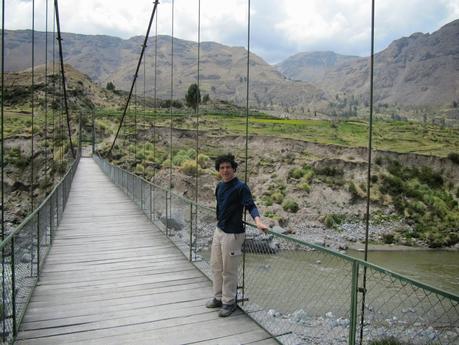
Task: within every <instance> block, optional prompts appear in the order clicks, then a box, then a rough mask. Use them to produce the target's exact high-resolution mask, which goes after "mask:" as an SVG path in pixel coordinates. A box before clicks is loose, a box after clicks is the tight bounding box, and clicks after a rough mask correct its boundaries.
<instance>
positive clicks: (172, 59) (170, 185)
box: [169, 0, 175, 209]
mask: <svg viewBox="0 0 459 345" xmlns="http://www.w3.org/2000/svg"><path fill="white" fill-rule="evenodd" d="M174 7H175V3H174V0H172V29H171V100H170V104H169V114H170V138H169V139H170V141H169V158H170V159H169V191H170V190H172V122H173V120H172V101H173V99H174ZM169 195H170V193H169ZM169 209H171V207H170V205H169Z"/></svg>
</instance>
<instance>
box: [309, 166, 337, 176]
mask: <svg viewBox="0 0 459 345" xmlns="http://www.w3.org/2000/svg"><path fill="white" fill-rule="evenodd" d="M315 172H316V173H317V175H325V176H331V177H338V176H343V175H344V171H343V169H340V168H335V167H324V168H320V169H316V171H315Z"/></svg>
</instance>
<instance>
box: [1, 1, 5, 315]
mask: <svg viewBox="0 0 459 345" xmlns="http://www.w3.org/2000/svg"><path fill="white" fill-rule="evenodd" d="M1 78H2V86H1V88H2V94H1V95H0V97H1V102H2V104H1V123H0V132H1V133H0V135H1V140H0V153H1V154H0V164H1V169H2V209H1V211H0V212H1V215H2V234H1V235H2V241H3V240H4V238H5V219H4V218H5V191H4V188H3V186H4V184H3V183H4V181H5V162H4V159H5V158H4V157H5V144H4V143H5V140H4V120H5V119H4V109H3V107H4V106H3V100H4V97H5V0H2V76H1ZM2 257H3V256H2ZM2 266H3V265H2ZM4 277H5V275H3V279H4ZM3 286H5V284H3ZM3 300H5V299H3ZM3 321H5V318H3Z"/></svg>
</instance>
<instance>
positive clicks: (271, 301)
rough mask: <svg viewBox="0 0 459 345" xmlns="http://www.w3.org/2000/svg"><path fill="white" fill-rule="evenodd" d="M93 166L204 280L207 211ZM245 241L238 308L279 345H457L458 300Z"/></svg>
mask: <svg viewBox="0 0 459 345" xmlns="http://www.w3.org/2000/svg"><path fill="white" fill-rule="evenodd" d="M96 161H97V162H98V164H99V165H100V166H101V168H102V170H103V171H104V172H105V173H106V174H107V175H108V176H110V177H111V178H112V180H113V181H114V182H115V183H116V184H117V185H118V186H119V187H120V188H121V189H123V190H124V191H125V192H126V194H128V195H129V196H130V197H131V198H132V199H133V200H134V201H135V202H136V203H137V204H138V205H139V207H141V208H142V209H143V211H144V212H145V214H146V215H147V216H148V217H149V218H150V219H151V221H152V222H153V223H154V224H155V225H157V226H158V228H159V229H160V230H161V231H163V232H164V233H165V234H166V235H167V236H168V237H169V238H170V239H171V240H172V242H173V243H175V244H176V246H177V247H178V248H179V249H181V250H182V252H183V253H184V255H185V256H186V257H187V258H188V259H189V260H190V261H192V262H193V264H194V265H195V266H196V267H198V268H199V269H200V270H201V271H202V272H203V273H204V274H206V275H207V276H208V277H209V278H211V272H210V246H211V240H212V234H213V230H214V228H215V224H216V220H215V210H213V209H212V208H208V207H204V206H202V205H196V204H195V203H194V202H192V201H190V200H187V199H186V198H183V197H181V196H179V195H176V194H174V193H173V192H170V191H168V190H167V189H165V188H161V187H159V186H156V185H153V184H151V183H149V182H148V181H146V180H144V179H142V178H141V177H138V176H136V175H135V174H132V173H131V172H128V171H126V170H123V169H121V168H119V167H116V166H114V165H112V164H110V163H108V162H107V161H105V160H102V159H100V158H96ZM246 236H247V237H246V242H245V247H244V254H243V260H242V262H241V269H240V271H239V272H240V279H239V286H240V288H239V291H238V299H239V301H240V302H239V305H240V307H241V308H242V309H243V310H244V311H245V312H246V313H247V314H248V315H249V316H251V318H252V319H254V320H255V321H256V322H258V323H259V324H260V325H261V326H262V327H263V328H265V329H266V330H267V331H268V332H270V333H271V334H272V335H273V337H274V338H275V339H276V340H278V341H279V342H280V343H282V344H292V345H293V344H295V345H296V344H321V345H323V344H330V345H332V344H333V345H335V344H343V345H344V344H351V345H354V344H360V343H362V344H371V343H372V342H373V341H380V340H388V339H395V340H398V341H399V342H400V344H412V345H414V344H416V345H418V344H442V345H443V344H451V345H452V344H458V343H459V296H457V295H455V294H452V293H448V292H446V291H442V290H439V289H436V288H434V287H431V286H429V285H427V284H423V283H421V282H418V281H415V280H413V279H410V278H407V277H405V276H403V275H400V274H397V273H394V272H391V271H389V270H386V269H384V268H382V267H379V266H377V265H374V264H372V263H369V262H365V261H363V260H360V259H356V258H353V257H350V256H347V255H344V254H341V253H339V252H336V251H333V250H330V249H328V248H325V247H323V246H320V245H316V244H312V243H307V242H304V241H300V240H296V239H294V238H291V237H289V236H286V235H283V234H279V233H276V232H272V231H271V232H269V234H268V235H264V234H261V233H260V232H259V231H258V230H257V229H256V228H255V227H254V226H253V225H252V224H249V223H247V225H246ZM364 276H365V282H366V283H365V285H364V282H363V280H364ZM364 287H365V288H364ZM363 293H365V306H364V309H363V317H362V307H361V306H362V296H363ZM362 321H363V322H362Z"/></svg>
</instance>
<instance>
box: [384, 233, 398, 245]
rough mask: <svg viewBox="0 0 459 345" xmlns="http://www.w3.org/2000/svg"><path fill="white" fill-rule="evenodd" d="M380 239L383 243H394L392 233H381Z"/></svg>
mask: <svg viewBox="0 0 459 345" xmlns="http://www.w3.org/2000/svg"><path fill="white" fill-rule="evenodd" d="M382 239H383V242H384V243H385V244H392V243H394V240H395V237H394V235H393V234H383V235H382Z"/></svg>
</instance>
